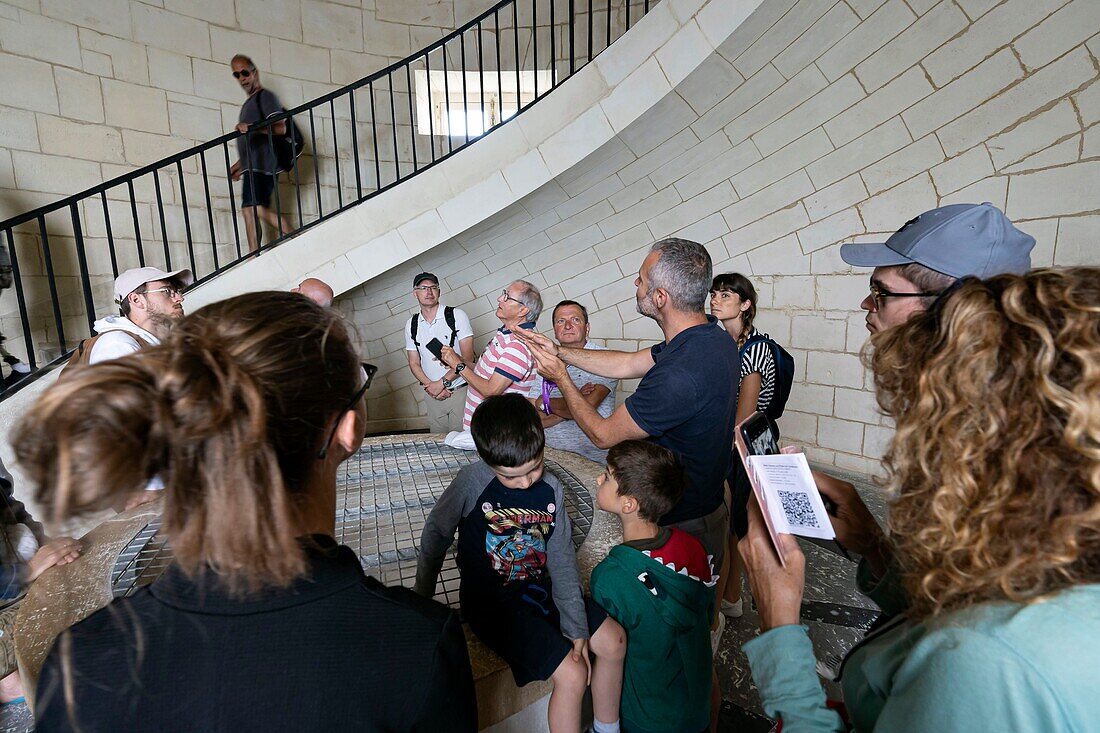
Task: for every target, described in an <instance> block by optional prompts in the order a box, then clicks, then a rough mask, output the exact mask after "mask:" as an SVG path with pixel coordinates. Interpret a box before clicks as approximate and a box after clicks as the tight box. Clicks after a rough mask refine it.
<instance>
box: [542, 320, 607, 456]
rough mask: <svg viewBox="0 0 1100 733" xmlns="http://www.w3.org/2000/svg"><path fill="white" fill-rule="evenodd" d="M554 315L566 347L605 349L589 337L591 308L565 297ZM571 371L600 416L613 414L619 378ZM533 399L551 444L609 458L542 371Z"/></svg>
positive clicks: (559, 337) (557, 332)
mask: <svg viewBox="0 0 1100 733" xmlns="http://www.w3.org/2000/svg"><path fill="white" fill-rule="evenodd" d="M552 316H553V322H552V325H553V326H554V338H556V339H557V340H558V343H559V344H561V345H562V346H566V347H569V348H573V349H603V348H604V347H602V346H597V345H596V344H594V343H592V342H590V341H589V340H588V334H589V331H590V330H591V324H590V323H589V322H588V309H587V308H585V307H584V306H583V305H582V304H580V303H578V302H577V301H575V300H563V301H561V302H560V303H558V304H557V305H556V306H554V311H553V313H552ZM567 370H568V373H569V377H570V379H571V380H572V381H573V384H579V385H583V386H582V387H581V389H580V391H581V394H582V395H583V396H584V399H585V401H586V402H587V403H588V404H589V405H591V406H592V407H594V408H596V412H598V413H599V414H600V417H603V418H608V417H611V413H612V412H613V411H614V410H615V387H616V386H618V383H619V380H617V379H614V378H611V377H601V376H600V375H598V374H593V373H592V372H586V371H585V370H583V369H581V368H580V367H578V366H574V365H572V364H569V365H568V366H567ZM531 398H532V400H533V401H534V403H535V407H536V408H538V410H539V412H540V413H542V426H543V428H545V429H546V444H547V445H548V446H550V447H551V448H558V449H560V450H568V451H573V452H574V453H580V454H581V455H582V456H585V457H586V458H591V459H592V460H593V461H596V462H597V463H601V464H602V463H603V462H604V461H605V460H606V459H607V451H606V450H601V449H599V448H597V447H596V446H595V445H593V443H592V441H591V440H590V439H589V438H588V436H587V435H585V434H584V431H583V430H581V428H580V426H579V425H577V422H576V421H575V420H574V419H573V415H572V413H571V412H570V411H569V405H568V403H566V401H565V398H564V397H562V394H561V389H560V388H559V387H558V386H557V385H556V384H555V383H554V382H552V381H550V380H548V379H546V378H545V377H543V376H542V375H541V374H540V375H538V376H536V377H535V386H534V387H533V388H532V390H531Z"/></svg>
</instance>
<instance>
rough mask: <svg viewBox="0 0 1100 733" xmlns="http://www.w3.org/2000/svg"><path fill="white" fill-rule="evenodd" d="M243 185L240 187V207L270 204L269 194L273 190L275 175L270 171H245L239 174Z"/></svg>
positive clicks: (264, 206)
mask: <svg viewBox="0 0 1100 733" xmlns="http://www.w3.org/2000/svg"><path fill="white" fill-rule="evenodd" d="M241 180H242V181H244V186H243V187H242V188H241V207H242V208H243V207H245V206H261V207H263V208H265V209H266V208H269V207H270V206H271V194H272V193H274V192H275V176H273V175H271V174H270V173H256V172H249V171H245V172H244V173H242V174H241Z"/></svg>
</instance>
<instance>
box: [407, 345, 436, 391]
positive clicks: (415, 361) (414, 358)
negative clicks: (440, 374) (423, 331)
mask: <svg viewBox="0 0 1100 733" xmlns="http://www.w3.org/2000/svg"><path fill="white" fill-rule="evenodd" d="M405 355H406V356H408V357H409V371H410V372H412V375H413V376H414V377H416V381H418V382H420V384H421V385H423V386H425V387H426V386H427V385H429V384H431V383H432V380H430V379H428V375H427V374H425V373H424V368H423V367H422V366H421V365H420V352H419V351H406V352H405Z"/></svg>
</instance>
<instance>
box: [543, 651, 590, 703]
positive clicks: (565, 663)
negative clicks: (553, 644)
mask: <svg viewBox="0 0 1100 733" xmlns="http://www.w3.org/2000/svg"><path fill="white" fill-rule="evenodd" d="M551 679H552V680H553V681H554V690H556V691H557V690H560V691H562V692H571V693H577V694H580V695H583V694H584V690H585V688H586V687H588V666H587V665H586V664H585V663H584V661H583V660H580V659H574V658H573V654H572V653H570V654H566V655H565V659H563V660H561V664H559V665H558V668H557V669H556V670H554V674H553V676H552V677H551Z"/></svg>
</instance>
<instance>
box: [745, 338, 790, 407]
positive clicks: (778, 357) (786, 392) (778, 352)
mask: <svg viewBox="0 0 1100 733" xmlns="http://www.w3.org/2000/svg"><path fill="white" fill-rule="evenodd" d="M761 341H763V342H764V343H766V344H767V345H768V348H770V349H771V351H772V358H773V359H775V392H774V393H773V394H772V401H771V402H770V403H769V404H768V407H767V409H765V410H762V412H763V413H764V414H765V415H767V416H768V417H770V418H771V419H772V420H778V419H779V418H780V417H782V416H783V408H784V407H786V406H787V400H788V399H790V396H791V385H792V384H794V357H793V356H791V355H790V353H788V352H787V350H786V349H784V348H783V347H782V346H780V345H779V344H777V343H776V342H775V341H773V340H772V339H770V338H768V337H767V336H765V335H764V334H762V333H760V332H759V331H757V332H756V333H755V334H753V335H752V336H751V337H749V340H748V341H746V342H745V345H744V346H742V347H741V349H740V350H739V351H738V352H737V357H738V362H740V360H741V359H742V358H743V357H744V355H745V352H746V351H747V350H748V348H749V347H750V346H752V345H753V344H755V343H759V342H761Z"/></svg>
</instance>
